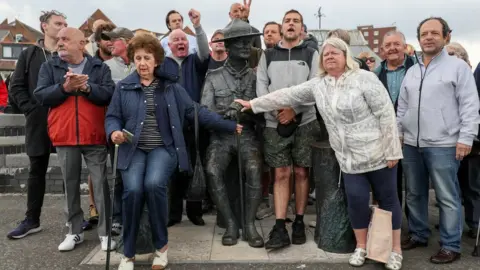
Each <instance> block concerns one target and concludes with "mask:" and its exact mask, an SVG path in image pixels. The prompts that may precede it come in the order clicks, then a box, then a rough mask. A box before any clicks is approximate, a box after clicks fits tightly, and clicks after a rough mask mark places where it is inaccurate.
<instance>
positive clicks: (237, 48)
mask: <svg viewBox="0 0 480 270" xmlns="http://www.w3.org/2000/svg"><path fill="white" fill-rule="evenodd" d="M251 29H252V27H251V26H250V25H249V24H248V23H247V22H244V21H242V20H240V19H234V20H233V21H232V22H230V24H229V25H227V27H226V28H225V29H223V34H224V38H223V39H220V40H216V41H213V42H224V43H225V48H226V50H227V52H228V59H227V61H226V62H225V65H224V66H223V67H220V68H218V69H215V70H212V71H210V72H209V73H208V75H207V77H206V79H205V85H204V88H203V93H202V100H201V103H202V105H205V106H207V107H208V108H209V109H210V110H212V111H215V112H217V113H219V114H221V115H224V117H225V118H229V119H232V120H237V121H238V122H239V123H240V124H241V125H243V131H242V134H241V136H240V138H239V140H240V142H239V144H240V147H238V146H237V141H236V139H237V138H236V137H235V136H236V135H234V134H215V133H212V134H211V137H210V145H209V146H208V148H207V155H206V172H207V179H208V184H209V188H210V195H211V197H212V200H213V202H214V203H215V205H216V206H217V210H218V211H219V212H220V213H221V216H223V218H224V220H223V223H224V224H225V226H226V232H225V234H224V235H223V237H222V244H223V245H225V246H232V245H236V244H237V241H238V238H239V236H240V233H239V226H238V225H237V223H236V222H235V215H234V210H233V209H232V208H233V206H232V205H230V204H229V198H228V195H227V189H226V181H229V178H228V177H226V175H225V174H226V171H227V167H228V166H229V164H230V162H232V160H233V161H234V162H235V159H233V157H235V155H239V156H240V159H241V167H242V168H243V175H245V178H246V180H245V182H246V188H245V197H244V198H242V199H241V200H240V201H244V202H245V204H244V206H245V213H244V215H245V216H244V217H243V218H244V220H245V224H242V226H243V230H242V233H243V234H244V236H245V239H246V240H247V241H248V244H249V245H250V246H251V247H263V246H264V242H263V237H262V236H260V235H259V234H258V232H257V229H256V227H255V214H256V211H257V207H258V205H259V204H260V202H261V199H262V193H261V175H262V166H263V156H262V152H261V145H260V140H259V139H258V138H257V133H256V128H258V127H256V123H259V121H258V120H256V119H254V118H255V117H256V116H254V115H250V114H247V113H243V112H240V110H241V108H242V106H241V105H240V104H238V103H236V102H234V99H237V98H240V99H245V100H251V99H254V98H255V97H256V96H257V94H256V75H255V71H254V70H253V69H252V68H250V67H249V64H248V59H249V57H250V52H251V47H252V43H253V40H254V37H256V36H258V35H261V34H260V33H252V31H251ZM240 181H242V179H240ZM241 183H242V184H243V182H241Z"/></svg>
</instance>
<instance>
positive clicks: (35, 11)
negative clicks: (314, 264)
mask: <svg viewBox="0 0 480 270" xmlns="http://www.w3.org/2000/svg"><path fill="white" fill-rule="evenodd" d="M241 1H242V2H243V0H241ZM165 3H171V4H165ZM200 3H201V4H200ZM232 3H234V0H232V1H225V0H203V1H193V0H176V1H165V0H162V1H154V0H81V1H80V0H0V19H2V20H3V18H5V17H7V18H8V19H9V20H12V19H15V18H17V19H19V20H21V21H22V22H24V23H26V24H28V25H30V26H32V27H34V28H37V29H38V24H39V23H38V17H39V16H40V12H41V11H42V10H51V9H56V10H59V11H61V12H63V13H65V15H66V16H67V22H68V23H69V25H70V26H73V27H79V26H80V25H81V24H82V23H83V22H85V20H86V19H87V18H88V16H90V15H91V14H92V13H93V12H94V11H95V10H96V9H97V8H100V9H101V10H102V11H103V12H104V13H105V14H106V15H107V16H108V17H109V18H110V19H111V20H112V21H113V22H114V23H115V24H116V25H117V26H123V27H127V28H130V29H136V28H145V29H148V30H151V31H155V32H160V33H165V32H166V31H167V27H166V25H165V15H166V14H167V12H168V11H169V10H171V9H176V10H178V11H179V12H180V13H182V14H183V15H184V19H185V25H188V26H191V23H190V21H189V18H188V11H189V10H190V9H191V8H194V9H196V10H198V11H200V13H201V16H202V17H201V19H202V21H201V22H202V26H203V28H204V29H205V31H206V32H207V35H208V36H210V35H211V34H212V33H213V32H214V31H215V30H216V29H219V28H223V27H225V25H226V24H227V23H228V22H229V17H228V11H229V8H230V5H231V4H232ZM320 5H322V13H323V14H325V17H322V29H334V28H343V29H356V27H357V26H358V25H374V26H376V27H382V26H391V25H395V26H397V29H398V30H400V31H402V32H404V34H405V35H406V37H407V42H408V43H410V44H412V45H413V46H414V47H415V48H416V49H417V50H419V49H420V47H419V45H418V42H417V40H416V28H417V26H418V23H419V22H420V21H421V20H423V19H424V18H427V17H430V16H441V17H443V18H444V19H446V20H447V22H448V23H449V25H450V28H452V29H453V32H452V41H456V42H459V43H460V44H462V45H463V46H464V47H465V48H466V50H467V51H468V53H469V56H470V61H471V63H472V65H473V66H474V67H475V66H476V65H477V64H478V63H479V62H480V0H449V1H447V0H361V1H360V0H336V1H312V0H310V1H295V0H252V6H251V12H250V23H251V24H252V25H253V26H255V27H256V28H257V29H260V30H261V29H262V28H263V25H264V24H265V23H266V22H268V21H277V22H281V20H282V17H283V14H284V13H285V12H286V11H287V10H289V9H296V10H298V11H299V12H300V13H302V14H303V17H304V22H305V24H306V25H307V28H308V29H318V17H316V16H315V14H316V13H317V11H318V9H319V7H320Z"/></svg>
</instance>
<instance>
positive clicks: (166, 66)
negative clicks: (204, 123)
mask: <svg viewBox="0 0 480 270" xmlns="http://www.w3.org/2000/svg"><path fill="white" fill-rule="evenodd" d="M209 62H210V57H208V58H206V59H205V60H203V61H201V60H200V59H199V58H198V53H194V54H190V55H188V56H187V57H185V59H183V61H182V65H181V66H179V65H178V63H177V61H176V60H175V59H173V58H171V57H169V56H167V57H166V58H165V61H164V62H163V63H162V65H161V66H160V68H157V71H156V72H157V74H160V73H167V74H172V75H176V76H178V77H179V81H178V83H179V84H180V85H181V86H182V87H183V88H184V89H185V90H186V91H187V93H188V95H189V96H190V98H191V99H192V100H193V101H195V102H200V97H201V92H202V87H203V82H204V79H205V76H206V75H207V70H208V63H209Z"/></svg>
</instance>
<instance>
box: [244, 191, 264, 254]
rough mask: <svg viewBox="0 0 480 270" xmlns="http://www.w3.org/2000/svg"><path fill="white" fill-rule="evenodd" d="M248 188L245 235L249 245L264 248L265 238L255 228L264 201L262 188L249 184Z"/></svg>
mask: <svg viewBox="0 0 480 270" xmlns="http://www.w3.org/2000/svg"><path fill="white" fill-rule="evenodd" d="M246 186H247V190H246V191H247V194H246V195H247V196H245V200H246V202H245V223H246V224H245V229H244V233H245V236H246V238H247V241H248V244H249V245H250V246H251V247H254V248H261V247H263V246H264V242H263V237H262V236H261V235H260V234H259V233H258V231H257V228H256V226H255V215H256V213H257V208H258V206H259V205H260V203H261V201H262V189H261V188H260V187H258V188H254V187H252V186H250V185H249V184H246Z"/></svg>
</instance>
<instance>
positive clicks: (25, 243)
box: [0, 195, 480, 270]
mask: <svg viewBox="0 0 480 270" xmlns="http://www.w3.org/2000/svg"><path fill="white" fill-rule="evenodd" d="M82 199H83V203H84V209H87V207H86V202H87V198H86V197H82ZM25 205H26V197H25V196H12V195H0V215H1V218H0V235H1V237H2V238H1V239H2V240H1V241H0V250H1V252H0V269H2V270H3V269H6V270H7V269H8V270H10V269H12V270H13V269H22V270H27V269H28V270H29V269H32V270H33V269H41V270H42V269H48V270H52V269H62V270H63V269H80V270H82V269H105V266H104V263H105V261H104V260H105V258H104V257H105V253H104V252H101V251H99V242H98V238H97V236H96V233H95V231H90V232H86V233H85V242H84V243H82V244H81V245H79V246H78V247H77V248H76V249H75V250H74V251H71V252H66V253H60V252H58V251H57V246H58V244H59V243H60V242H61V241H62V240H63V238H64V234H65V233H66V228H65V226H64V224H65V217H64V214H63V210H62V209H63V197H62V196H47V197H46V198H45V204H44V209H43V214H42V227H43V228H44V230H43V232H41V233H38V234H35V235H32V236H29V237H28V238H25V239H23V240H16V241H11V240H7V239H6V238H4V235H6V234H7V232H8V231H9V230H10V229H11V228H13V227H14V226H16V224H17V221H19V220H20V219H21V218H23V214H24V211H25ZM205 219H206V222H207V225H206V226H204V227H197V226H193V225H192V224H191V223H190V222H189V221H188V220H184V221H183V222H182V223H181V224H179V225H177V226H174V227H172V228H170V230H169V232H170V243H169V244H170V250H169V259H170V262H171V263H170V266H169V267H168V269H189V270H195V269H209V270H211V269H225V270H227V269H228V270H234V269H353V268H350V267H349V266H348V264H346V258H347V256H345V255H337V254H327V253H325V252H323V251H322V250H319V249H318V248H317V247H316V245H315V244H314V242H313V239H312V238H313V229H309V230H308V234H307V235H308V242H307V244H305V245H302V246H291V247H289V248H287V249H285V250H281V251H274V252H268V253H267V252H266V250H265V249H254V248H250V247H249V246H248V244H247V243H244V242H239V244H238V245H236V246H233V247H224V246H222V245H221V236H222V234H223V230H222V229H220V228H218V227H215V226H214V220H215V218H214V216H206V217H205ZM305 219H306V221H310V220H313V216H307V217H306V218H305ZM435 220H438V209H437V208H435V207H433V205H432V206H431V222H430V224H431V227H432V231H433V233H434V235H433V237H432V239H431V240H430V246H429V247H427V248H421V249H417V250H413V251H406V252H405V253H404V257H405V260H404V268H403V269H472V270H473V269H476V270H478V269H480V258H473V257H472V256H471V255H470V253H471V251H472V250H473V245H474V240H472V239H467V238H466V237H464V241H463V249H464V252H463V253H462V256H463V257H462V259H461V260H460V261H458V262H456V263H454V264H451V265H446V266H436V265H432V264H430V263H429V262H428V258H429V257H430V255H432V254H433V253H435V252H436V251H437V249H438V244H437V241H438V232H437V231H435V229H434V228H433V225H434V221H435ZM273 222H274V221H273V219H269V220H266V221H262V222H259V224H258V226H259V231H260V232H262V233H263V235H264V236H267V235H268V233H269V231H270V229H271V226H272V225H273ZM138 259H139V266H138V267H136V268H135V269H149V267H148V265H145V264H146V263H147V262H148V256H147V257H146V258H143V259H141V258H138ZM118 261H119V255H115V254H114V255H113V256H112V264H114V265H116V264H118ZM140 264H143V265H141V266H140ZM111 269H116V266H112V267H111ZM362 269H383V266H382V265H381V264H377V263H374V262H368V263H367V265H365V267H363V268H362Z"/></svg>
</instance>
